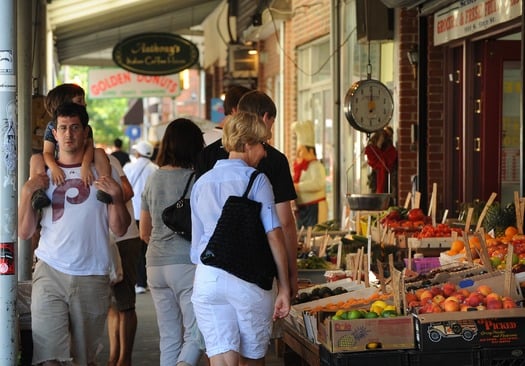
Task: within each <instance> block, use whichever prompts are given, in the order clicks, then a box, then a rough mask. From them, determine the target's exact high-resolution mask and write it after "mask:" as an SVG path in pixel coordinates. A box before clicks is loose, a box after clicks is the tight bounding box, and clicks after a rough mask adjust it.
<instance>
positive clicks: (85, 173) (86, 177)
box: [80, 164, 95, 187]
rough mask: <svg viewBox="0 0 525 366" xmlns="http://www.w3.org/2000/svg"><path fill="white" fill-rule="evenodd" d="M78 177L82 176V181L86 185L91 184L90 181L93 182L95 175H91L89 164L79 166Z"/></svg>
mask: <svg viewBox="0 0 525 366" xmlns="http://www.w3.org/2000/svg"><path fill="white" fill-rule="evenodd" d="M80 177H81V178H82V181H83V182H84V184H85V185H86V187H87V186H89V185H91V183H93V182H94V180H95V177H93V172H92V171H91V167H90V166H84V164H82V166H81V167H80Z"/></svg>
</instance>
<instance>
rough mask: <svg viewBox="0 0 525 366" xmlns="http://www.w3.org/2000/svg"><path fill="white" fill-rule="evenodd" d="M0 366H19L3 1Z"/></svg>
mask: <svg viewBox="0 0 525 366" xmlns="http://www.w3.org/2000/svg"><path fill="white" fill-rule="evenodd" d="M0 17H1V22H0V24H1V25H0V27H1V31H0V154H1V156H0V307H1V309H2V311H0V324H1V328H0V364H1V365H16V363H17V358H18V344H17V339H18V337H17V332H16V330H17V322H16V316H15V315H16V311H15V310H16V308H15V307H16V297H17V276H16V265H15V263H16V244H17V229H16V228H17V197H18V195H17V158H18V156H17V150H16V146H17V130H18V126H17V105H16V85H17V80H16V62H17V61H16V60H17V59H16V57H17V55H16V1H15V0H10V1H0Z"/></svg>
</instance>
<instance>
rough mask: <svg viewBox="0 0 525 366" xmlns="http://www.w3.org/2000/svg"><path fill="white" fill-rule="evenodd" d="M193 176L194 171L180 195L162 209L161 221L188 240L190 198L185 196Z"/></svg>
mask: <svg viewBox="0 0 525 366" xmlns="http://www.w3.org/2000/svg"><path fill="white" fill-rule="evenodd" d="M194 176H195V173H191V175H190V177H189V178H188V181H187V182H186V187H184V192H183V193H182V196H181V197H180V198H179V199H178V200H177V201H176V202H175V203H174V204H172V205H171V206H168V207H166V208H165V209H164V211H162V221H163V222H164V224H165V225H166V226H167V227H169V228H170V229H171V230H173V231H174V232H175V234H177V235H180V236H182V237H183V238H184V239H186V240H189V241H191V207H190V199H189V198H185V197H186V193H188V189H189V187H190V183H191V180H192V178H193V177H194Z"/></svg>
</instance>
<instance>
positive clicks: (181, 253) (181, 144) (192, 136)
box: [140, 118, 204, 366]
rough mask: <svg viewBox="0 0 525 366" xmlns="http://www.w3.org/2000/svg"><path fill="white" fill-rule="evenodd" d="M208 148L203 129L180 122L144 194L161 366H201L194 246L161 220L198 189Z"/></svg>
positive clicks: (169, 133) (143, 228)
mask: <svg viewBox="0 0 525 366" xmlns="http://www.w3.org/2000/svg"><path fill="white" fill-rule="evenodd" d="M203 147H204V139H203V137H202V131H201V130H200V128H199V127H198V126H197V125H196V124H195V123H193V122H192V121H190V120H189V119H185V118H179V119H176V120H174V121H172V122H171V123H170V124H169V125H168V127H167V128H166V132H165V133H164V137H163V138H162V142H161V145H160V149H159V154H158V156H157V160H156V161H157V164H158V165H159V169H157V170H156V171H155V172H153V173H152V174H151V175H150V176H149V178H148V181H147V182H146V186H145V187H144V192H143V194H142V206H141V214H140V237H141V238H142V240H144V241H145V242H146V243H148V250H147V252H146V269H147V275H148V286H149V289H150V291H151V297H152V298H153V302H154V304H155V310H156V312H157V322H158V326H159V334H160V365H161V366H171V365H178V366H187V365H191V366H197V364H198V362H199V360H200V358H201V355H202V350H203V342H202V337H201V334H200V332H199V329H198V327H197V322H196V320H195V315H194V313H193V305H192V303H191V294H192V292H193V280H194V277H195V265H194V264H193V263H192V262H191V260H190V247H191V243H190V241H189V240H188V239H186V238H185V237H183V236H182V235H179V234H178V233H175V232H174V231H172V230H171V229H170V228H168V227H167V226H166V225H165V224H164V222H163V221H162V212H163V211H164V209H166V208H167V207H168V206H170V205H172V204H173V203H175V202H176V201H177V200H179V198H180V197H181V196H182V195H183V192H184V190H185V187H186V186H187V184H188V182H189V186H188V187H189V189H188V192H187V193H186V197H187V198H189V192H190V191H191V187H192V186H193V182H194V176H193V173H194V171H193V169H194V167H195V161H196V158H197V155H198V154H199V153H200V152H201V151H202V149H203Z"/></svg>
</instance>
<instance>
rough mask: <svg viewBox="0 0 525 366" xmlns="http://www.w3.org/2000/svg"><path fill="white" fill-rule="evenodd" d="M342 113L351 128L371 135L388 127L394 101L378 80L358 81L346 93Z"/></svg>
mask: <svg viewBox="0 0 525 366" xmlns="http://www.w3.org/2000/svg"><path fill="white" fill-rule="evenodd" d="M344 112H345V117H346V119H347V120H348V122H349V123H350V125H351V126H352V127H353V128H355V129H356V130H359V131H361V132H366V133H371V132H374V131H378V130H381V129H383V128H384V127H386V125H388V123H389V122H390V120H391V119H392V114H393V112H394V99H393V98H392V93H390V90H388V88H387V87H386V85H385V84H383V83H382V82H380V81H379V80H374V79H365V80H359V81H356V82H355V83H354V84H352V86H351V87H350V89H349V90H348V92H347V93H346V96H345V102H344Z"/></svg>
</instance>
